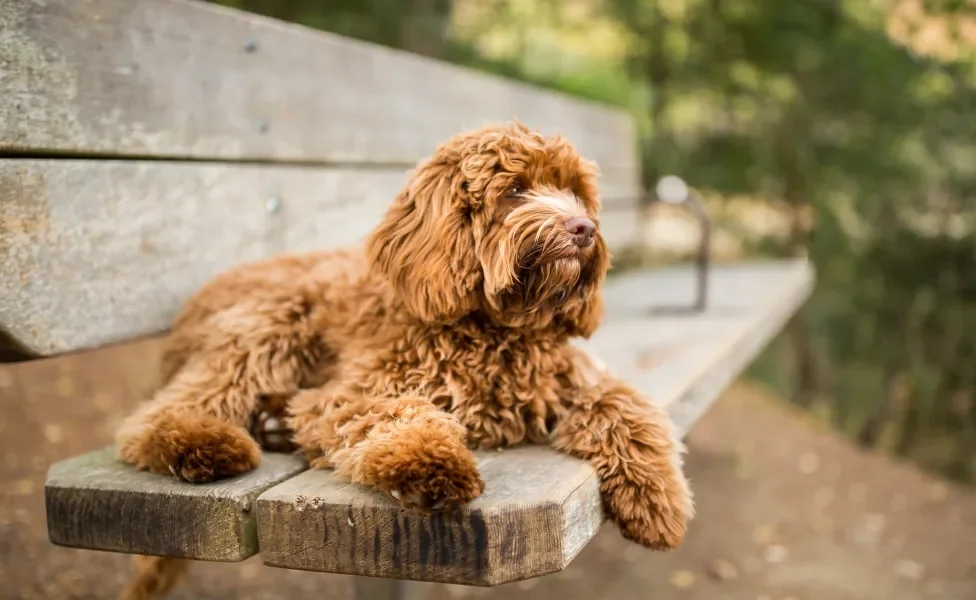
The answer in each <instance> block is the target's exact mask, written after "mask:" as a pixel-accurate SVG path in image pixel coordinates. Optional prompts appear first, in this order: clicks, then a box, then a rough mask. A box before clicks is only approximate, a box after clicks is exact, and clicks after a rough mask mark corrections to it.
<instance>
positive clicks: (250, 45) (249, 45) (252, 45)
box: [244, 39, 258, 53]
mask: <svg viewBox="0 0 976 600" xmlns="http://www.w3.org/2000/svg"><path fill="white" fill-rule="evenodd" d="M257 49H258V41H257V40H255V39H250V40H247V42H245V43H244V52H247V53H251V52H256V51H257Z"/></svg>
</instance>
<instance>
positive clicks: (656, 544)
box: [117, 123, 694, 587]
mask: <svg viewBox="0 0 976 600" xmlns="http://www.w3.org/2000/svg"><path fill="white" fill-rule="evenodd" d="M598 212H599V199H598V193H597V174H596V169H595V167H594V166H593V165H592V164H591V163H589V162H587V161H585V160H583V159H582V158H581V157H580V156H579V155H578V154H577V152H576V151H575V150H574V148H573V147H572V146H571V145H570V144H569V143H568V142H567V141H565V140H564V139H562V138H559V137H556V138H546V137H543V136H542V135H540V134H539V133H536V132H533V131H530V130H528V129H527V128H525V127H524V126H523V125H521V124H518V123H515V124H506V125H495V126H489V127H486V128H483V129H480V130H478V131H473V132H468V133H464V134H461V135H458V136H456V137H454V138H453V139H451V140H449V141H447V142H446V143H445V144H443V145H442V146H441V147H440V148H438V149H437V150H436V151H435V153H434V154H433V156H432V157H431V158H429V159H428V160H426V161H424V162H423V163H422V164H420V165H419V166H418V168H417V169H416V170H415V171H414V173H413V175H412V176H411V178H410V179H409V182H408V183H407V184H406V186H405V188H404V189H403V190H402V191H401V192H400V194H399V195H398V196H397V198H396V200H395V201H394V202H393V204H392V206H391V207H390V208H389V211H388V212H387V214H386V217H385V218H384V219H383V220H382V222H381V223H379V225H378V226H377V227H376V228H375V229H374V230H373V232H372V233H371V235H370V236H369V238H368V240H367V243H366V247H365V251H329V252H321V253H311V254H302V255H287V256H277V257H275V258H271V259H268V260H264V261H261V262H256V263H252V264H246V265H242V266H240V267H237V268H234V269H232V270H230V271H229V272H226V273H224V274H222V275H220V276H219V277H217V278H216V279H215V280H214V281H212V282H211V283H209V284H208V285H206V286H205V287H204V288H203V289H201V290H200V291H199V292H198V293H197V294H196V295H194V296H193V297H192V298H190V300H189V301H188V302H187V303H186V305H185V307H184V309H183V311H182V313H181V314H180V315H179V316H178V318H177V320H176V322H175V326H174V329H173V332H172V335H171V339H170V345H169V348H168V351H167V353H166V355H165V358H164V365H163V370H164V374H163V375H164V380H165V382H166V383H165V384H164V385H163V387H162V388H161V389H160V390H159V391H158V392H157V393H156V394H155V397H154V398H153V399H152V400H151V401H150V402H147V403H145V404H144V405H143V406H142V407H141V408H140V409H139V410H138V411H137V412H136V413H135V414H133V415H132V416H131V417H130V418H129V419H128V420H127V421H126V422H125V423H124V425H123V426H122V427H121V429H120V430H119V432H118V436H117V442H118V447H119V450H120V453H121V456H122V458H123V459H124V460H126V461H128V462H130V463H132V464H134V465H136V466H137V467H139V468H143V469H148V470H150V471H153V472H156V473H163V474H172V475H175V476H176V477H179V478H181V479H183V480H186V481H188V482H203V481H211V480H214V479H217V478H221V477H229V476H233V475H237V474H239V473H243V472H245V471H247V470H249V469H253V468H255V467H256V466H257V465H258V462H259V461H260V459H261V453H260V450H259V446H258V444H257V443H256V442H255V441H254V439H253V438H252V437H251V436H250V435H249V434H248V429H247V427H248V426H249V424H250V423H251V420H252V418H253V416H254V413H255V412H256V410H257V407H258V404H259V402H261V399H262V398H267V397H278V398H280V397H282V396H284V397H290V400H288V402H287V408H286V411H287V417H286V420H287V423H288V426H289V428H290V429H291V431H293V432H294V435H293V438H292V440H293V442H294V443H295V444H296V446H297V448H298V449H299V450H300V451H301V452H302V453H303V454H304V455H305V456H307V458H308V459H309V461H310V464H311V466H312V467H313V468H333V469H335V470H336V472H337V473H338V474H339V475H340V476H342V477H345V478H347V479H349V480H351V481H354V482H357V483H360V484H363V485H366V486H370V487H373V488H375V489H377V490H381V491H383V492H385V493H388V494H391V495H392V496H393V497H394V498H397V499H398V500H399V501H400V502H401V503H402V505H403V506H404V507H417V508H421V509H438V508H441V507H444V506H448V505H456V504H459V503H465V502H469V501H471V500H473V499H474V498H477V497H478V496H479V495H480V494H481V493H482V491H483V489H484V482H483V481H482V479H481V477H480V475H479V473H478V468H477V464H476V462H475V458H474V455H473V454H472V452H471V448H492V447H499V446H512V445H515V444H521V443H534V444H550V445H551V446H553V447H554V448H556V449H557V450H559V451H562V452H565V453H567V454H570V455H572V456H576V457H579V458H581V459H584V460H587V461H589V462H590V464H592V465H593V467H595V469H596V471H597V472H598V473H599V476H600V479H601V491H602V494H603V500H604V504H605V506H606V509H607V513H608V515H609V517H610V518H611V519H612V520H613V521H614V522H615V523H616V524H617V525H618V526H619V528H620V531H621V532H622V533H623V535H624V536H625V537H626V538H628V539H630V540H633V541H636V542H638V543H640V544H642V545H644V546H647V547H650V548H655V549H667V548H673V547H675V546H677V545H678V544H679V543H680V542H681V540H682V538H683V537H684V535H685V530H686V528H687V526H688V521H689V519H690V518H691V517H692V515H693V512H694V509H693V502H692V496H691V493H690V491H689V487H688V483H687V482H686V480H685V478H684V476H683V474H682V462H681V451H682V446H681V443H680V441H679V440H678V439H676V438H675V437H674V435H673V434H672V427H671V423H670V421H669V419H668V417H667V415H666V414H665V413H664V412H663V411H662V410H660V409H659V408H657V407H655V405H654V404H653V403H652V402H650V401H649V400H648V399H647V398H645V397H644V396H642V395H641V394H640V393H639V392H637V391H636V390H634V389H632V388H631V387H630V386H628V385H627V384H626V383H624V382H623V381H620V380H619V379H616V378H615V377H614V376H613V375H611V374H610V373H608V372H607V371H606V370H604V369H603V368H602V367H600V366H599V365H597V363H596V362H595V361H594V360H592V359H591V358H590V357H588V356H587V354H586V353H584V352H583V351H581V350H580V349H578V348H577V347H576V346H575V345H573V344H572V343H571V339H572V338H574V337H577V336H582V337H587V336H589V335H590V334H591V333H593V331H594V329H596V327H597V325H598V323H599V320H600V318H601V316H602V311H603V306H602V298H601V290H602V285H603V281H604V276H605V273H606V270H607V268H608V266H609V255H608V252H607V248H606V244H605V242H604V240H603V238H602V236H601V234H600V231H599V227H598V223H599V220H598ZM155 585H159V586H163V587H165V586H164V585H163V583H161V582H156V584H155Z"/></svg>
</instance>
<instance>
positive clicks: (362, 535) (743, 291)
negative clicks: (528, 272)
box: [257, 262, 813, 585]
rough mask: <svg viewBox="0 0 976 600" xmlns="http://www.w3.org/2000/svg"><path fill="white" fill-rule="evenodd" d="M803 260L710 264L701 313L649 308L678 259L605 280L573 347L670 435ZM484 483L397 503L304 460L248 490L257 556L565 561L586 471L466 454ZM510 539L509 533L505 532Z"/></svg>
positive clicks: (726, 369)
mask: <svg viewBox="0 0 976 600" xmlns="http://www.w3.org/2000/svg"><path fill="white" fill-rule="evenodd" d="M812 283H813V273H812V271H811V269H810V267H809V266H808V265H807V264H806V263H804V262H779V263H769V264H761V265H743V266H736V267H719V268H716V269H715V270H714V271H713V274H712V279H711V286H712V296H711V297H712V298H713V302H712V303H711V304H710V305H709V308H708V310H707V311H706V312H705V313H704V314H698V315H696V314H688V315H680V314H679V315H674V314H672V315H662V314H655V313H654V312H653V311H652V308H653V307H655V306H670V305H674V304H678V303H680V302H681V301H683V300H685V299H686V298H687V300H689V301H690V300H691V299H692V298H693V295H692V292H693V289H694V288H693V284H694V277H693V271H692V269H690V268H677V269H655V270H649V271H646V272H637V273H634V274H628V275H622V276H620V277H618V278H615V279H613V280H612V281H610V282H609V283H608V286H607V290H606V296H607V306H608V320H607V323H606V324H605V325H604V326H603V328H601V329H600V330H599V331H598V333H597V334H596V335H595V336H594V337H593V338H592V339H591V340H589V341H587V342H585V343H581V345H583V347H585V348H587V349H588V350H590V351H592V352H593V353H595V354H596V355H597V356H599V357H600V358H601V359H602V360H603V361H604V362H606V363H607V364H608V366H609V368H610V369H611V370H612V371H614V372H616V373H617V374H618V375H620V376H621V377H623V378H624V379H625V380H627V381H628V382H630V383H631V384H632V385H634V386H635V387H637V388H638V389H640V390H641V391H643V392H645V393H646V394H648V396H649V397H650V398H651V400H652V401H654V402H656V403H658V404H659V405H661V406H664V407H666V408H667V409H668V411H669V414H671V415H672V418H673V419H674V421H675V424H676V426H677V429H678V432H679V434H681V435H682V436H683V435H684V434H686V433H687V432H688V430H689V429H690V428H691V427H692V426H693V425H694V423H695V421H697V420H698V418H699V417H700V416H701V415H702V414H703V413H704V411H705V410H706V409H707V407H708V405H709V404H710V403H711V402H713V401H714V400H715V399H716V398H717V397H718V395H719V394H720V393H721V391H722V390H723V389H724V388H725V386H726V385H727V384H728V383H729V382H730V381H731V380H732V379H733V378H735V377H736V376H738V375H739V374H740V373H741V372H742V370H743V369H744V368H745V367H746V365H747V364H748V363H749V362H750V361H751V360H752V359H753V358H754V356H755V354H756V353H757V352H758V351H759V350H760V349H761V348H762V347H763V346H764V345H765V344H766V343H767V342H768V341H769V340H771V339H772V337H773V336H774V335H775V334H776V333H777V331H779V330H780V329H781V328H782V326H783V325H784V323H785V322H786V320H787V319H788V318H789V317H790V316H791V315H792V314H794V313H795V312H796V310H797V309H798V308H799V306H800V305H801V304H802V302H803V301H804V300H805V298H806V297H807V295H808V294H809V292H810V290H811V287H812ZM479 459H480V461H481V464H480V467H481V470H482V473H483V476H484V478H485V481H486V489H485V493H484V495H483V496H482V497H481V498H479V499H478V500H476V501H474V502H472V503H471V504H469V505H467V506H464V507H461V508H460V509H458V510H457V511H455V512H453V513H449V514H440V515H434V516H424V515H421V514H418V513H415V512H410V511H408V512H401V511H400V510H399V509H398V507H397V504H396V503H395V502H394V500H392V499H391V498H387V497H386V496H384V495H382V494H378V493H375V492H372V491H370V490H368V489H365V488H363V487H360V486H357V485H353V484H349V483H345V482H342V481H339V480H337V479H336V478H335V477H334V475H333V474H332V473H331V472H328V471H317V470H316V471H306V472H305V473H302V474H301V475H299V476H298V477H295V478H293V479H290V480H288V481H286V482H284V483H282V484H280V485H277V486H275V487H273V488H271V489H269V490H268V491H267V492H265V493H263V494H262V495H261V496H260V497H259V498H258V503H257V505H258V537H259V540H260V546H261V557H262V560H263V561H264V562H265V563H266V564H269V565H273V566H278V567H286V568H293V569H306V570H317V571H327V572H336V573H346V574H354V575H369V576H383V577H390V578H397V579H408V580H424V581H436V582H444V583H461V584H472V585H494V584H498V583H503V582H507V581H513V580H517V579H523V578H528V577H534V576H537V575H541V574H544V573H548V572H552V571H556V570H559V569H561V568H563V567H564V566H566V565H567V564H568V563H569V562H570V561H571V560H572V558H573V557H574V556H575V554H576V552H578V551H579V549H580V548H582V547H583V546H584V545H585V544H586V542H587V541H588V540H589V539H590V538H591V537H592V536H593V535H594V534H595V533H596V531H597V529H598V528H599V526H600V524H601V523H602V521H603V513H602V508H601V504H600V499H599V494H598V482H597V479H596V475H595V473H594V472H593V471H592V470H591V469H590V468H589V467H588V466H586V465H585V464H583V463H582V462H580V461H576V460H574V459H571V458H568V457H566V456H563V455H561V454H558V453H556V452H554V451H551V450H549V449H547V448H541V447H527V448H520V449H516V450H507V451H505V452H502V453H490V452H488V453H480V454H479ZM512 540H518V541H512Z"/></svg>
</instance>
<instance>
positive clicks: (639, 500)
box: [553, 372, 694, 550]
mask: <svg viewBox="0 0 976 600" xmlns="http://www.w3.org/2000/svg"><path fill="white" fill-rule="evenodd" d="M569 398H570V399H569V400H568V401H567V403H566V408H567V413H566V415H565V417H564V418H563V419H562V420H561V421H560V422H559V423H558V424H557V426H556V429H555V431H554V432H553V446H554V447H555V448H556V449H558V450H560V451H563V452H566V453H567V454H570V455H572V456H576V457H579V458H582V459H584V460H586V461H588V462H589V463H590V464H591V465H593V467H594V468H595V469H596V471H597V474H598V475H599V477H600V491H601V495H602V496H603V503H604V506H605V508H606V510H607V513H608V517H609V518H610V519H611V520H612V521H614V522H615V523H616V524H617V525H618V527H619V528H620V531H621V533H622V534H623V536H624V537H625V538H627V539H629V540H632V541H635V542H637V543H639V544H641V545H643V546H647V547H649V548H653V549H656V550H663V549H668V548H674V547H676V546H678V545H679V544H680V543H681V541H682V540H683V539H684V536H685V532H686V530H687V527H688V522H689V521H690V519H691V518H692V517H693V516H694V504H693V501H692V495H691V492H690V489H689V486H688V482H687V481H686V480H685V477H684V474H683V473H682V463H681V451H682V449H683V447H682V444H681V441H680V440H679V439H677V438H676V437H675V435H674V433H673V431H672V425H671V421H670V420H669V418H668V416H667V414H666V413H665V412H664V411H662V410H661V409H660V408H658V407H656V406H655V405H654V404H653V403H652V402H651V401H650V400H648V399H647V398H645V397H643V396H642V395H641V394H639V393H638V392H637V391H636V390H634V389H632V388H631V387H630V386H628V385H626V384H625V383H623V382H621V381H619V380H617V379H616V378H614V377H613V376H612V375H610V374H609V373H606V372H604V373H602V374H600V375H599V376H597V378H596V381H595V382H593V381H591V382H590V383H589V384H585V385H582V386H581V387H580V389H577V390H575V393H571V394H569Z"/></svg>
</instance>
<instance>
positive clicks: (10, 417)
mask: <svg viewBox="0 0 976 600" xmlns="http://www.w3.org/2000/svg"><path fill="white" fill-rule="evenodd" d="M157 360H158V349H157V347H156V344H155V343H153V342H149V343H143V344H140V345H138V346H135V347H128V348H117V349H112V350H109V351H102V352H99V353H97V354H93V355H88V356H78V357H73V358H71V359H68V360H60V361H49V362H43V363H36V364H30V365H27V366H19V367H16V368H10V367H3V366H0V401H2V405H0V406H2V407H3V408H2V410H3V412H2V413H0V458H2V463H0V484H2V488H0V489H2V492H0V497H2V502H0V599H7V598H10V599H15V598H16V599H23V600H31V599H35V598H58V599H67V598H78V599H82V598H85V599H96V598H97V599H109V598H114V597H115V596H116V594H117V592H118V590H119V589H120V588H121V587H122V585H123V583H124V581H125V580H126V577H127V575H128V570H129V563H128V558H127V557H125V556H122V555H115V554H108V553H100V552H88V551H77V550H69V549H64V548H56V547H54V546H51V545H50V544H49V543H48V541H47V533H46V530H45V525H44V499H43V482H44V474H45V471H46V469H47V466H48V465H50V463H51V462H53V461H55V460H58V459H60V458H64V457H67V456H71V455H73V454H77V453H80V452H84V451H87V450H90V449H92V448H96V447H98V446H100V445H103V444H106V443H108V442H109V440H110V439H111V431H112V430H113V428H114V427H115V425H116V424H117V423H118V420H119V419H120V418H121V417H122V415H123V414H124V412H125V411H126V410H128V409H129V408H130V407H131V406H133V405H134V404H135V403H136V402H137V401H138V400H139V399H140V398H142V397H143V396H144V395H145V393H146V392H147V391H148V390H149V389H150V388H151V386H152V377H153V373H154V372H155V366H156V361H157ZM688 445H689V448H690V452H689V457H688V472H689V475H690V476H691V478H692V484H693V486H694V488H695V490H696V494H697V499H698V517H697V519H696V521H695V523H694V526H693V529H692V533H691V535H690V537H689V539H688V540H687V542H686V544H685V545H684V547H682V548H681V549H680V550H678V551H676V552H673V553H670V554H657V553H652V552H649V551H645V550H643V549H641V548H639V547H636V546H634V545H633V544H629V543H627V542H624V541H623V540H622V539H621V538H620V536H619V535H618V534H617V533H616V531H614V530H613V528H612V527H609V526H608V527H605V528H604V530H603V531H602V532H601V533H600V535H599V536H598V537H597V538H596V539H595V540H594V541H593V542H592V543H591V544H590V545H589V546H587V547H586V548H585V549H584V550H583V552H582V553H581V554H580V556H579V557H578V558H577V559H576V560H575V561H574V562H573V564H572V565H570V567H569V568H568V569H566V570H565V571H563V572H561V573H557V574H554V575H551V576H548V577H543V578H539V579H536V580H531V581H526V582H521V583H516V584H510V585H506V586H501V587H499V588H493V589H480V588H465V587H456V586H431V585H423V584H420V585H415V586H413V587H412V589H411V594H410V596H411V598H412V599H420V598H426V599H430V600H442V599H443V600H455V599H458V598H484V599H489V600H522V599H525V600H529V599H531V600H572V599H575V598H579V599H581V600H602V599H607V600H609V599H613V600H630V599H633V600H637V599H641V600H644V599H647V598H654V599H655V600H679V599H681V600H684V599H719V598H720V599H723V600H740V599H741V600H764V599H765V600H787V599H793V600H821V599H823V600H855V599H856V600H874V599H879V600H919V599H923V598H940V599H950V600H973V599H976V549H974V545H976V491H973V490H966V489H961V488H958V487H954V486H949V485H945V484H942V483H940V482H938V481H937V480H935V479H934V478H931V477H928V476H925V475H923V474H922V473H920V472H919V471H917V470H915V469H913V468H911V467H909V466H907V465H900V464H895V463H894V462H892V461H890V460H888V459H886V458H884V457H881V456H877V455H870V454H864V453H861V452H858V451H857V450H855V449H854V448H853V447H852V446H850V445H849V444H848V443H847V442H845V441H843V440H841V439H839V438H838V437H837V436H835V435H834V434H833V433H831V432H829V431H826V430H825V429H823V428H822V427H820V426H819V425H816V424H814V423H812V422H811V421H810V420H809V419H808V418H806V417H805V416H803V415H801V414H799V413H796V412H794V411H792V410H790V409H789V408H787V407H785V406H783V405H782V404H780V403H778V402H776V401H775V400H774V399H771V398H768V397H766V396H764V395H763V393H762V392H761V391H760V390H758V389H757V388H755V387H754V386H749V385H745V384H738V385H736V386H734V387H733V388H732V389H731V390H729V392H728V393H727V394H726V395H725V396H724V397H723V398H722V399H721V400H720V401H719V403H718V404H717V405H716V406H715V407H714V408H713V409H712V410H711V412H710V413H709V414H708V415H707V416H706V417H705V418H704V420H703V421H702V422H701V423H699V424H698V426H697V427H696V428H695V429H694V431H693V432H692V434H691V436H690V438H689V440H688ZM161 526H165V524H161ZM194 573H195V574H196V577H195V578H194V579H193V580H192V582H191V583H190V584H189V585H186V586H184V587H183V588H182V589H181V590H180V591H179V593H177V594H174V596H173V598H174V599H176V600H190V599H211V600H223V599H227V600H230V599H235V600H250V599H254V600H258V599H261V600H263V599H269V600H270V599H275V600H281V599H283V598H305V597H311V596H314V597H316V598H325V599H330V600H331V599H344V598H346V597H347V596H346V593H347V586H346V584H347V580H346V578H344V577H340V576H334V575H326V574H319V573H303V572H293V571H284V570H279V569H270V568H266V567H263V566H262V565H261V564H260V563H259V561H258V560H256V559H251V560H249V561H247V562H245V563H242V564H201V565H198V566H197V567H196V568H195V570H194Z"/></svg>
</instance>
